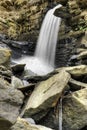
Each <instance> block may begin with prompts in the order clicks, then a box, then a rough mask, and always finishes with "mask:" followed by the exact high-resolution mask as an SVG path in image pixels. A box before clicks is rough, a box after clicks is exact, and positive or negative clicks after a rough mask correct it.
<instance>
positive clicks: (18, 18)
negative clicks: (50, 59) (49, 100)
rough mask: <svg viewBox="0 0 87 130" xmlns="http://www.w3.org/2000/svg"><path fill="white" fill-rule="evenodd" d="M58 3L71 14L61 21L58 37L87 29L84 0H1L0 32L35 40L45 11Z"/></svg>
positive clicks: (86, 12)
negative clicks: (61, 25)
mask: <svg viewBox="0 0 87 130" xmlns="http://www.w3.org/2000/svg"><path fill="white" fill-rule="evenodd" d="M59 3H60V4H62V5H63V6H64V7H65V8H66V9H67V11H68V13H69V14H70V16H71V17H70V18H67V19H66V20H65V23H63V27H62V29H61V31H60V32H61V33H60V37H61V36H62V37H64V36H65V35H67V34H69V36H71V35H78V34H80V33H82V32H84V31H85V30H86V29H87V10H86V7H87V5H86V3H87V2H86V0H83V1H79V0H73V1H72V0H54V1H53V0H34V1H32V0H29V1H28V0H21V1H20V0H15V1H13V0H1V1H0V33H5V34H7V35H8V36H9V37H10V38H14V39H19V40H20V39H21V40H22V39H25V40H27V39H30V40H31V41H34V40H35V41H36V39H37V36H38V33H39V30H40V27H41V23H42V20H43V18H44V15H45V13H46V12H47V10H48V9H50V8H52V7H53V6H55V5H57V4H59ZM64 14H65V12H63V15H64ZM64 25H66V26H65V27H66V28H65V27H64ZM71 30H72V31H71ZM27 36H28V37H27Z"/></svg>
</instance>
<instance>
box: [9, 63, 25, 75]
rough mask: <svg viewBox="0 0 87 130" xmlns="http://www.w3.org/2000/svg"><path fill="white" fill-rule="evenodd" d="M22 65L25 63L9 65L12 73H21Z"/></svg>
mask: <svg viewBox="0 0 87 130" xmlns="http://www.w3.org/2000/svg"><path fill="white" fill-rule="evenodd" d="M24 67H25V64H15V65H12V66H11V68H12V71H13V73H14V74H17V73H22V72H23V71H24Z"/></svg>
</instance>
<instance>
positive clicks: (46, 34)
mask: <svg viewBox="0 0 87 130" xmlns="http://www.w3.org/2000/svg"><path fill="white" fill-rule="evenodd" d="M60 7H61V5H58V6H56V7H55V8H53V9H51V10H49V11H48V12H47V14H46V16H45V19H44V21H43V24H42V27H41V31H40V35H39V38H38V42H37V48H36V51H35V56H36V57H38V58H39V59H40V60H42V61H43V62H45V63H46V64H48V65H51V66H52V67H54V61H55V49H56V43H57V38H58V32H59V27H60V23H61V18H59V17H56V16H54V15H53V13H54V11H55V9H56V8H60Z"/></svg>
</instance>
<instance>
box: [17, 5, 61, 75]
mask: <svg viewBox="0 0 87 130" xmlns="http://www.w3.org/2000/svg"><path fill="white" fill-rule="evenodd" d="M61 6H62V5H61V4H59V5H58V6H56V7H55V8H53V9H51V10H49V11H48V12H47V14H46V16H45V18H44V20H43V24H42V27H41V30H40V34H39V38H38V41H37V47H36V51H35V55H34V56H33V57H29V56H25V57H22V58H21V59H19V60H15V62H16V63H23V64H24V63H25V64H26V68H27V69H29V70H31V71H32V72H34V73H36V74H38V75H45V74H47V73H49V72H51V71H53V70H54V66H55V65H54V61H55V49H56V43H57V39H58V32H59V27H60V23H61V18H59V17H56V16H54V14H53V13H54V11H55V9H58V8H60V7H61Z"/></svg>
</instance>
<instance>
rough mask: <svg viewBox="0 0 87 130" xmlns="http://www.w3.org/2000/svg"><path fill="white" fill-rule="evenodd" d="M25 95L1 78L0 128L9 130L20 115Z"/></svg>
mask: <svg viewBox="0 0 87 130" xmlns="http://www.w3.org/2000/svg"><path fill="white" fill-rule="evenodd" d="M23 99H24V95H23V94H22V93H21V92H20V91H18V90H16V89H13V88H12V87H11V85H10V84H9V83H8V82H7V81H5V80H4V79H2V78H0V128H2V129H3V130H7V129H8V128H9V127H10V126H11V125H12V124H14V123H15V122H16V119H17V117H18V115H19V113H20V109H21V106H22V104H23Z"/></svg>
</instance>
